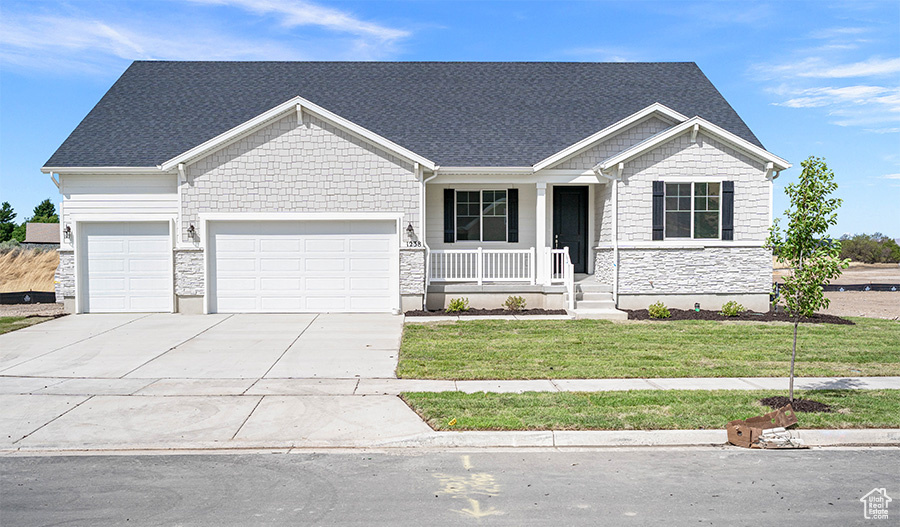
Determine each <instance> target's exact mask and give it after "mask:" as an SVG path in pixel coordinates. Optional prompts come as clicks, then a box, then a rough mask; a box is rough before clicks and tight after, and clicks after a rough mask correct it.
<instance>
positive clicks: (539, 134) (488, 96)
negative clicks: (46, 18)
mask: <svg viewBox="0 0 900 527" xmlns="http://www.w3.org/2000/svg"><path fill="white" fill-rule="evenodd" d="M297 95H300V96H302V97H304V98H306V99H307V100H309V101H311V102H313V103H315V104H318V105H320V106H322V107H324V108H326V109H328V110H330V111H332V112H334V113H336V114H337V115H340V116H342V117H344V118H346V119H349V120H350V121H353V122H354V123H356V124H358V125H360V126H363V127H365V128H367V129H369V130H371V131H373V132H375V133H377V134H380V135H382V136H384V137H386V138H387V139H390V140H391V141H394V142H395V143H397V144H399V145H401V146H403V147H406V148H408V149H409V150H411V151H413V152H415V153H417V154H420V155H422V156H424V157H426V158H428V159H431V160H432V161H434V162H435V163H437V164H439V165H443V166H530V165H533V164H535V163H537V162H538V161H540V160H542V159H544V158H546V157H548V156H550V155H552V154H554V153H556V152H558V151H560V150H562V149H563V148H565V147H567V146H569V145H571V144H573V143H575V142H577V141H579V140H581V139H584V138H585V137H587V136H589V135H591V134H593V133H595V132H597V131H599V130H601V129H603V128H605V127H607V126H609V125H610V124H612V123H615V122H616V121H619V120H620V119H623V118H625V117H627V116H629V115H631V114H633V113H634V112H637V111H638V110H641V109H643V108H645V107H647V106H649V105H650V104H653V103H654V102H659V103H662V104H664V105H666V106H668V107H670V108H672V109H674V110H676V111H678V112H681V113H682V114H684V115H687V116H688V117H692V116H695V115H699V116H701V117H703V118H704V119H707V120H709V121H711V122H713V123H715V124H717V125H719V126H721V127H722V128H725V129H726V130H729V131H731V132H732V133H735V134H737V135H738V136H740V137H743V138H744V139H747V140H748V141H750V142H752V143H753V144H756V145H758V146H762V145H761V144H760V143H759V141H758V140H757V139H756V136H754V135H753V132H751V131H750V129H749V128H748V127H747V125H746V124H745V123H744V121H743V120H741V118H740V117H739V116H738V115H737V113H736V112H735V111H734V109H733V108H732V107H731V106H730V105H729V104H728V102H727V101H725V99H724V98H723V97H722V95H721V94H720V93H719V92H718V90H716V88H715V87H714V86H713V85H712V83H710V82H709V79H707V78H706V76H705V75H704V74H703V72H701V71H700V68H698V67H697V65H696V64H695V63H693V62H666V63H584V62H579V63H561V62H156V61H154V62H134V63H133V64H132V65H131V66H130V67H129V68H128V69H127V70H126V71H125V73H123V74H122V76H121V77H120V78H119V80H117V81H116V83H115V84H114V85H113V86H112V88H110V90H109V91H108V92H107V93H106V95H104V96H103V98H102V99H101V100H100V102H99V103H97V105H96V106H95V107H94V109H93V110H91V112H90V113H89V114H88V115H87V117H85V118H84V120H83V121H82V122H81V123H80V124H79V125H78V127H77V128H75V131H73V132H72V134H71V135H70V136H69V137H68V138H67V139H66V140H65V142H64V143H63V144H62V146H60V147H59V149H58V150H57V151H56V153H54V154H53V156H52V157H50V159H49V160H48V161H47V163H46V165H45V166H48V167H73V166H155V165H158V164H161V163H162V162H164V161H167V160H169V159H171V158H173V157H175V156H176V155H178V154H180V153H182V152H185V151H186V150H188V149H190V148H192V147H194V146H197V145H198V144H200V143H202V142H204V141H206V140H208V139H210V138H212V137H215V136H216V135H219V134H221V133H222V132H225V131H227V130H229V129H231V128H233V127H235V126H237V125H239V124H241V123H243V122H245V121H247V120H248V119H251V118H253V117H255V116H257V115H259V114H261V113H263V112H265V111H266V110H269V109H271V108H273V107H274V106H277V105H278V104H281V103H283V102H285V101H287V100H289V99H291V98H293V97H295V96H297Z"/></svg>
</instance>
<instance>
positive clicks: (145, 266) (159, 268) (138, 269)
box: [128, 254, 169, 274]
mask: <svg viewBox="0 0 900 527" xmlns="http://www.w3.org/2000/svg"><path fill="white" fill-rule="evenodd" d="M129 256H130V257H129V258H128V270H129V271H131V272H134V273H143V272H152V273H154V274H156V273H159V274H162V273H166V274H168V272H169V261H168V260H166V259H162V258H158V259H149V258H147V259H142V258H134V256H140V255H135V254H131V255H129Z"/></svg>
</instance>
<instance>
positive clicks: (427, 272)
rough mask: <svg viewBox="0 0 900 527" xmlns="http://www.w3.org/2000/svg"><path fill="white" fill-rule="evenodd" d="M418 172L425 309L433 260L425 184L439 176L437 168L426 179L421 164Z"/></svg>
mask: <svg viewBox="0 0 900 527" xmlns="http://www.w3.org/2000/svg"><path fill="white" fill-rule="evenodd" d="M417 172H419V174H416V176H419V177H421V178H422V192H420V193H419V228H420V229H421V230H422V247H424V248H425V289H424V292H423V293H422V309H425V306H427V305H428V284H429V283H430V282H431V262H429V261H428V259H429V257H430V255H431V247H428V236H426V232H425V185H426V184H428V182H429V181H431V180H432V179H434V178H436V177H438V174H437V170H435V171H434V175H433V176H431V177H430V178H428V179H425V171H424V170H423V169H422V167H421V166H419V167H418V169H417Z"/></svg>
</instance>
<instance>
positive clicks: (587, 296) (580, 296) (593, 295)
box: [575, 291, 612, 301]
mask: <svg viewBox="0 0 900 527" xmlns="http://www.w3.org/2000/svg"><path fill="white" fill-rule="evenodd" d="M575 300H578V301H581V300H588V301H591V300H612V294H611V293H606V292H599V291H598V292H594V291H585V292H576V293H575Z"/></svg>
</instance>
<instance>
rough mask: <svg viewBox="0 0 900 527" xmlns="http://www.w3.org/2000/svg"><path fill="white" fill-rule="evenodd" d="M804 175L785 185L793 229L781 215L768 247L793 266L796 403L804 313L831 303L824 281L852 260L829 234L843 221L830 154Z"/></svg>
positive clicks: (806, 164)
mask: <svg viewBox="0 0 900 527" xmlns="http://www.w3.org/2000/svg"><path fill="white" fill-rule="evenodd" d="M800 165H801V166H802V167H803V172H802V173H801V174H800V180H799V181H798V182H797V183H792V184H790V185H788V186H787V188H785V189H784V192H785V194H787V195H788V197H789V198H790V200H791V204H790V206H789V207H788V210H786V211H785V213H784V215H785V216H786V217H787V221H788V224H787V228H786V229H785V230H784V231H782V230H781V226H780V225H779V220H778V219H776V220H775V221H774V222H773V223H772V228H771V229H770V230H769V238H768V240H766V247H768V248H770V249H772V253H773V254H774V255H775V258H776V259H777V260H778V261H779V262H780V263H782V264H787V266H788V267H790V268H791V269H792V272H791V274H790V276H786V277H785V278H784V284H783V285H782V286H781V290H780V295H779V296H778V297H776V302H778V301H779V300H780V301H781V302H782V303H783V304H784V310H785V312H786V313H787V314H788V315H790V316H791V317H793V319H794V346H793V350H792V351H791V380H790V400H791V402H794V362H795V361H796V359H797V327H798V326H799V324H800V317H810V316H812V315H813V313H815V312H816V311H817V310H819V309H822V308H826V307H828V304H829V301H828V298H826V297H825V294H824V292H823V290H822V284H825V283H828V282H829V281H830V280H834V279H835V278H837V277H839V276H840V275H841V269H845V268H846V267H847V266H848V265H849V262H850V260H846V259H845V260H842V259H841V257H840V255H841V242H840V241H838V240H834V239H832V238H830V237H828V236H827V232H828V229H829V227H833V226H834V225H836V224H837V212H836V211H837V209H838V207H840V206H841V201H842V200H840V199H838V198H833V197H830V195H831V193H832V192H834V191H835V189H837V183H835V182H834V173H833V172H832V171H831V170H829V169H828V166H827V165H826V164H825V160H824V159H820V158H817V157H812V156H810V157H809V158H808V159H806V161H803V162H802V163H801V164H800Z"/></svg>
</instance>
